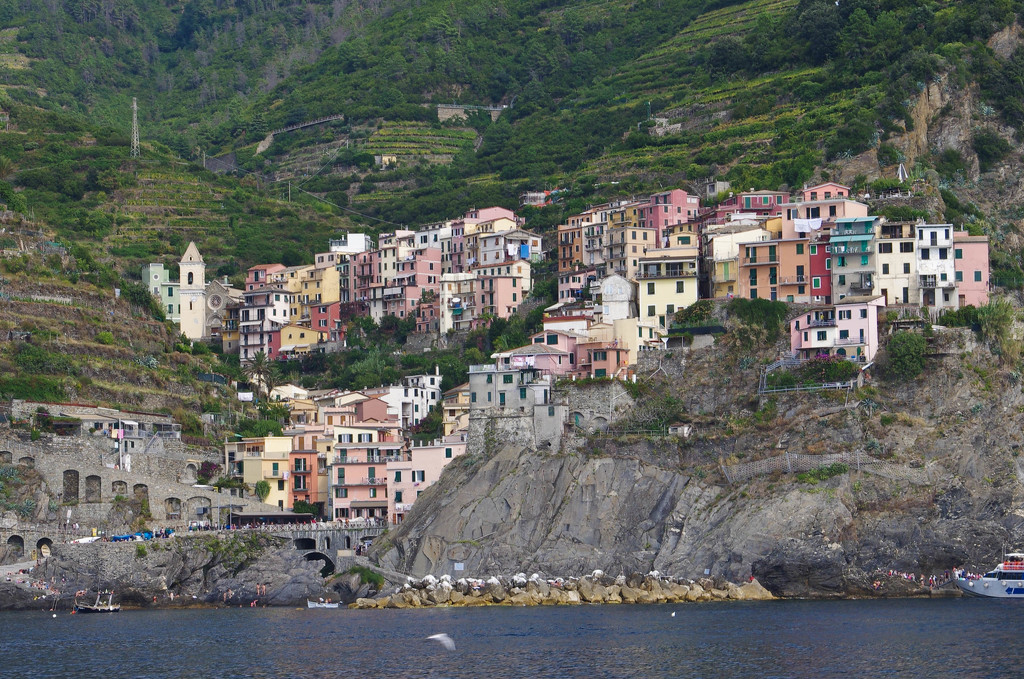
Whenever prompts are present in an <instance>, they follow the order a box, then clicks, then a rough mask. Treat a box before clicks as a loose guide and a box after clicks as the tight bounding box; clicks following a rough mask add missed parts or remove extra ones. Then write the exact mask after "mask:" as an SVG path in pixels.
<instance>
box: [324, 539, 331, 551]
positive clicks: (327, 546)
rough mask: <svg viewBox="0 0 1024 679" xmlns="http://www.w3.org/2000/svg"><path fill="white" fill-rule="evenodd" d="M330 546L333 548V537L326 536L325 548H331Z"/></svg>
mask: <svg viewBox="0 0 1024 679" xmlns="http://www.w3.org/2000/svg"><path fill="white" fill-rule="evenodd" d="M330 548H331V539H330V538H327V537H325V538H324V549H330Z"/></svg>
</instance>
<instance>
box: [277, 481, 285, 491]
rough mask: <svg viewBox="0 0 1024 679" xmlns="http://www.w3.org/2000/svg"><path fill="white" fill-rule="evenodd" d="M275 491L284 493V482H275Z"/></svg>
mask: <svg viewBox="0 0 1024 679" xmlns="http://www.w3.org/2000/svg"><path fill="white" fill-rule="evenodd" d="M277 489H278V490H280V491H284V480H281V481H278V482H277Z"/></svg>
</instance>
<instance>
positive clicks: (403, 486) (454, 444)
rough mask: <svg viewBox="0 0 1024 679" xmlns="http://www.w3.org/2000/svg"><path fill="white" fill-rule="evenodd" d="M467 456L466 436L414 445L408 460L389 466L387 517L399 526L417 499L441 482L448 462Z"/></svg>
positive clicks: (410, 449)
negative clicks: (438, 481)
mask: <svg viewBox="0 0 1024 679" xmlns="http://www.w3.org/2000/svg"><path fill="white" fill-rule="evenodd" d="M465 453H466V434H465V432H463V433H460V434H454V435H451V436H445V437H444V438H442V439H439V440H435V441H430V442H426V443H414V444H413V445H412V446H411V447H410V448H409V454H408V456H402V457H399V458H398V459H394V460H391V461H389V462H388V463H387V477H388V517H389V518H390V521H391V523H395V524H399V523H402V521H403V520H404V519H405V515H406V514H407V513H408V512H409V511H410V510H412V508H413V505H414V504H415V502H416V498H418V497H419V496H420V495H422V494H423V491H425V490H426V489H427V488H429V487H430V486H432V485H434V484H435V483H437V480H438V479H439V478H441V472H442V471H444V468H445V467H446V466H447V465H448V463H449V462H451V461H452V460H454V459H455V458H457V457H460V456H462V455H464V454H465Z"/></svg>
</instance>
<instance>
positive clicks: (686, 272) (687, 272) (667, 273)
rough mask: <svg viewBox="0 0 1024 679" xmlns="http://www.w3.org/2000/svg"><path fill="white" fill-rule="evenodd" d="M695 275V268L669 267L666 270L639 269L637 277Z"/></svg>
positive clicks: (684, 276)
mask: <svg viewBox="0 0 1024 679" xmlns="http://www.w3.org/2000/svg"><path fill="white" fill-rule="evenodd" d="M696 275H697V269H696V268H693V269H669V270H667V271H663V272H662V271H640V272H638V273H637V275H636V277H637V278H686V277H692V276H696Z"/></svg>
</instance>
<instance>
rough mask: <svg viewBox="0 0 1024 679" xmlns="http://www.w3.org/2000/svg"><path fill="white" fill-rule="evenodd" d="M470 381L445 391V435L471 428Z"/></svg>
mask: <svg viewBox="0 0 1024 679" xmlns="http://www.w3.org/2000/svg"><path fill="white" fill-rule="evenodd" d="M469 403H470V399H469V382H466V383H465V384H460V385H459V386H457V387H455V388H454V389H449V390H448V391H446V392H444V406H443V408H444V419H443V423H444V435H445V436H448V435H449V434H451V433H452V432H454V431H459V430H461V429H468V428H469Z"/></svg>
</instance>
